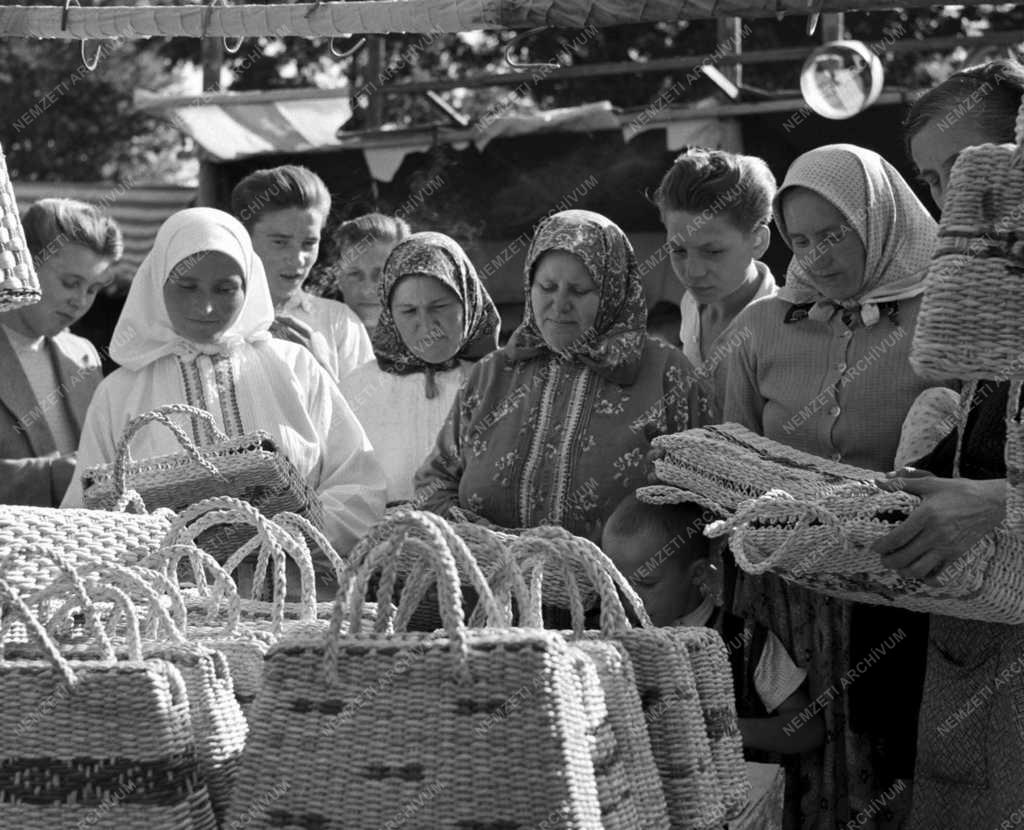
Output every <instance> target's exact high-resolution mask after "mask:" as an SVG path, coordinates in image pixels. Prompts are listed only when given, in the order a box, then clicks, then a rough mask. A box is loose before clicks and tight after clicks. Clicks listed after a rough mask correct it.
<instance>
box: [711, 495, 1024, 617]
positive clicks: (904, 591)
mask: <svg viewBox="0 0 1024 830" xmlns="http://www.w3.org/2000/svg"><path fill="white" fill-rule="evenodd" d="M917 503H918V499H917V498H916V497H914V496H910V495H907V494H906V493H899V492H896V493H893V492H887V491H882V490H878V489H877V488H871V487H870V486H869V485H852V486H850V487H849V489H847V490H845V491H843V490H840V491H837V492H835V493H833V494H832V495H831V496H829V497H826V498H823V499H794V498H792V497H790V496H789V495H788V494H786V493H783V492H781V491H773V492H770V493H768V494H767V495H765V496H763V497H762V498H759V499H755V500H752V501H750V502H748V503H747V504H745V505H744V506H743V507H741V508H740V510H739V511H738V512H737V513H736V515H735V516H733V517H732V518H731V519H728V520H726V521H722V522H717V523H715V524H713V525H711V526H710V527H709V528H708V530H707V533H708V535H709V536H713V537H714V536H720V535H724V534H726V533H728V534H730V539H729V544H730V548H731V549H732V552H733V555H734V556H735V557H736V563H737V564H738V565H739V566H740V568H741V569H743V570H744V571H746V572H748V573H753V574H760V573H766V572H771V573H774V574H777V575H779V576H781V577H782V578H783V579H787V580H789V581H791V582H795V583H797V584H799V585H803V586H805V587H807V588H811V589H813V590H815V591H820V592H821V593H825V594H830V595H832V596H836V597H841V598H843V599H848V600H854V601H857V602H866V603H871V604H874V605H889V606H894V607H898V608H906V609H908V610H910V611H922V612H925V613H931V614H941V615H943V616H948V617H962V618H966V619H973V620H984V621H987V622H1002V623H1014V624H1020V623H1024V539H1021V538H1020V537H1019V536H1018V535H1016V534H1013V533H1011V532H1009V531H1007V530H1006V529H1005V528H1000V529H998V530H997V531H996V533H995V534H994V535H992V536H987V537H985V538H984V539H982V540H981V541H980V542H979V543H978V544H977V545H975V546H974V548H972V549H971V550H970V551H969V552H967V553H966V554H965V555H964V556H963V557H962V558H960V559H958V560H956V561H954V562H952V563H950V564H949V565H947V566H946V568H945V569H944V570H943V571H942V572H941V573H940V574H939V576H938V585H929V584H927V583H925V582H922V581H921V580H917V579H904V578H903V577H901V576H900V575H899V574H898V573H896V572H895V571H892V570H890V569H888V568H886V567H884V566H883V565H882V563H881V559H880V557H879V555H878V554H877V553H875V552H874V551H873V550H871V549H870V546H871V543H872V542H874V541H875V540H876V539H878V538H880V537H881V536H884V535H885V534H887V533H889V532H890V531H891V530H892V529H893V528H895V527H896V525H898V524H899V523H900V522H902V521H903V520H904V519H905V518H906V516H907V515H909V513H910V511H911V510H912V509H913V508H914V507H915V506H916V504H917Z"/></svg>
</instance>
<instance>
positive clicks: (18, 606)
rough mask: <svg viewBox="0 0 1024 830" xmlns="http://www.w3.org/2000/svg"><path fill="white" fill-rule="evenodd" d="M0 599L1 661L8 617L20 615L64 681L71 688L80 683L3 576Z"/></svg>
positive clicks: (51, 640)
mask: <svg viewBox="0 0 1024 830" xmlns="http://www.w3.org/2000/svg"><path fill="white" fill-rule="evenodd" d="M0 600H2V601H0V662H3V659H4V637H3V632H4V629H5V628H6V627H7V621H6V618H7V617H8V616H15V617H16V618H18V617H20V619H21V621H22V622H23V623H24V624H25V628H27V629H28V631H29V632H30V633H31V634H34V635H35V637H36V639H37V640H38V641H39V644H40V645H41V646H42V647H43V652H44V653H45V654H46V657H47V658H48V659H49V661H50V662H51V663H52V664H53V666H54V668H55V669H57V671H58V672H60V675H61V677H63V678H64V683H65V684H66V685H67V686H68V687H69V688H72V687H74V686H75V685H76V684H77V683H78V678H77V677H76V676H75V672H74V670H73V669H72V668H71V664H70V663H69V662H68V661H67V660H66V659H64V656H63V655H62V654H61V653H60V650H59V649H58V648H57V645H56V643H54V642H53V639H52V638H51V637H50V635H49V634H48V633H47V631H46V629H45V628H44V627H43V625H42V623H40V622H39V620H38V618H37V617H36V615H35V614H33V613H32V609H31V608H29V607H28V605H26V604H25V601H24V600H23V599H22V598H21V595H20V594H19V593H18V592H17V591H16V590H15V589H14V587H13V586H11V585H10V584H8V582H7V581H6V580H5V579H3V577H0ZM12 610H13V611H14V612H15V614H13V615H11V614H10V613H9V612H10V611H12Z"/></svg>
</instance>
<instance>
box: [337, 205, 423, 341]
mask: <svg viewBox="0 0 1024 830" xmlns="http://www.w3.org/2000/svg"><path fill="white" fill-rule="evenodd" d="M409 233H410V231H409V225H408V224H407V223H406V221H405V220H404V219H400V218H398V217H397V216H385V215H384V214H383V213H367V214H365V215H363V216H357V217H356V218H355V219H349V220H348V221H347V222H342V223H341V225H339V226H338V228H337V230H335V231H334V233H333V234H332V235H331V242H332V247H333V249H334V254H335V256H336V257H337V259H336V261H335V262H334V264H333V265H332V266H331V272H332V274H333V276H334V280H335V282H336V283H337V285H338V287H339V288H340V289H341V292H342V296H344V298H345V303H346V304H347V305H348V306H349V307H350V308H351V309H352V310H353V311H355V313H356V314H358V315H359V319H360V320H362V321H363V325H365V326H366V327H367V328H368V329H370V330H371V331H372V330H373V328H374V327H375V326H376V325H377V320H378V319H379V318H380V311H381V306H380V299H379V297H378V295H377V287H378V285H379V284H380V277H381V272H382V270H383V268H384V263H385V262H386V261H387V258H388V254H390V253H391V250H392V249H393V248H394V247H395V245H397V244H398V243H399V242H401V241H402V240H403V239H405V238H406V237H408V236H409Z"/></svg>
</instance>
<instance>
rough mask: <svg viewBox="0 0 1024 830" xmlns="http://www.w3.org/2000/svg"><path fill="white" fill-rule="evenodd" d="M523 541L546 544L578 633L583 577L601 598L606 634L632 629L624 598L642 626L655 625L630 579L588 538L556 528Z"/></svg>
mask: <svg viewBox="0 0 1024 830" xmlns="http://www.w3.org/2000/svg"><path fill="white" fill-rule="evenodd" d="M521 538H522V540H524V541H525V540H537V541H544V542H546V543H547V546H545V547H544V548H543V550H544V552H545V553H546V554H547V556H546V557H545V559H546V561H545V567H546V568H558V569H560V570H561V572H562V575H563V578H564V579H565V585H566V590H567V591H568V592H569V597H570V603H571V606H572V607H571V608H570V611H571V613H572V615H573V628H574V630H576V632H577V633H579V632H581V631H582V629H583V603H582V599H581V598H580V596H579V589H580V586H581V577H582V585H589V586H590V587H592V588H593V589H594V590H596V591H597V593H598V596H599V597H600V600H601V630H602V631H603V632H605V633H606V634H615V633H619V632H621V631H623V630H626V629H629V628H631V627H632V626H631V625H630V623H629V619H628V617H627V615H626V606H625V605H624V604H623V598H625V601H626V603H628V605H629V607H630V610H632V612H633V614H634V616H635V617H636V619H637V620H638V621H639V623H640V625H641V627H643V628H650V627H651V626H652V623H651V619H650V617H649V616H648V614H647V609H646V608H644V604H643V600H641V599H640V597H639V596H638V595H637V593H636V591H635V590H634V589H633V586H632V585H630V584H629V580H628V579H627V578H626V577H625V576H624V575H623V574H622V572H621V571H619V569H618V568H616V567H615V563H614V562H612V560H611V559H609V558H608V557H607V556H606V555H605V553H604V551H602V550H601V549H600V548H599V547H598V546H597V545H595V544H594V543H593V542H591V541H590V540H589V539H584V538H582V537H580V536H575V535H574V534H572V533H570V532H569V531H567V530H565V529H563V528H561V527H556V526H554V525H545V526H542V527H537V528H532V529H531V530H528V531H526V532H525V533H524V534H523V535H522V537H521Z"/></svg>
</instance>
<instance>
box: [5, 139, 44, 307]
mask: <svg viewBox="0 0 1024 830" xmlns="http://www.w3.org/2000/svg"><path fill="white" fill-rule="evenodd" d="M41 298H42V293H41V292H40V291H39V278H38V277H37V276H36V269H35V266H34V264H33V262H32V254H31V252H30V251H29V249H28V243H27V242H26V241H25V229H24V228H23V227H22V224H21V217H20V216H19V215H18V205H17V204H16V202H15V200H14V184H13V182H11V177H10V174H9V173H8V172H7V160H6V158H4V151H3V148H2V147H0V311H10V310H11V309H15V308H21V307H22V306H26V305H31V304H32V303H36V302H39V300H40V299H41Z"/></svg>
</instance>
